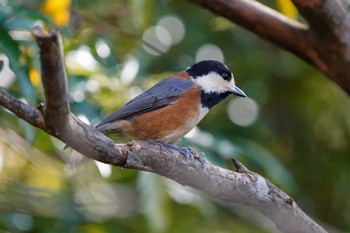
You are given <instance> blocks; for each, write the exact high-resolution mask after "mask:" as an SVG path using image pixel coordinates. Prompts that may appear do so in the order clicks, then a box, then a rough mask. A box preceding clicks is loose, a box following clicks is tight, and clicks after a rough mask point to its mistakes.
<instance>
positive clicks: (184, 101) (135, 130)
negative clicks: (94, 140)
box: [96, 60, 246, 156]
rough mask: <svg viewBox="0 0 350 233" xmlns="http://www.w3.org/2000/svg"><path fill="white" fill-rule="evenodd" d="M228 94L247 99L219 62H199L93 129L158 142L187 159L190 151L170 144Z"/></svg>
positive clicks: (163, 81) (149, 91)
mask: <svg viewBox="0 0 350 233" xmlns="http://www.w3.org/2000/svg"><path fill="white" fill-rule="evenodd" d="M230 94H235V95H238V96H242V97H246V95H245V94H244V92H243V91H241V90H240V89H239V88H238V87H236V85H235V83H234V78H233V75H232V73H231V71H230V70H229V69H228V68H227V66H226V65H224V64H222V63H221V62H218V61H212V60H206V61H200V62H198V63H195V64H193V65H192V66H190V67H189V68H187V69H186V70H185V71H183V72H179V73H175V74H173V75H171V76H170V77H168V78H166V79H164V80H162V81H160V82H159V83H157V84H156V85H155V86H153V87H151V88H150V89H148V90H147V91H145V92H143V93H142V94H140V95H138V96H136V97H135V98H134V99H132V100H130V101H129V102H128V103H126V104H125V105H124V106H122V107H121V108H120V109H119V110H117V111H116V112H114V113H112V114H111V115H110V116H108V117H107V118H106V119H105V120H103V121H102V122H101V123H100V124H98V125H97V126H96V129H97V130H98V131H100V132H119V133H123V134H127V135H130V136H133V137H134V138H135V139H139V140H153V141H158V142H160V143H162V144H164V145H167V146H169V147H170V148H174V149H177V150H179V149H180V150H179V151H180V152H181V153H182V154H185V155H186V156H188V154H189V151H188V149H190V148H179V147H176V146H173V145H169V143H170V144H174V143H176V142H177V141H178V140H179V139H180V138H181V137H182V136H184V135H185V134H187V133H188V132H189V131H190V130H192V129H193V128H194V127H195V126H196V125H197V124H198V123H199V122H200V121H201V120H202V119H203V117H204V116H205V115H206V114H207V113H208V112H209V110H210V109H211V108H212V107H213V106H215V105H216V104H218V103H219V102H220V101H222V100H224V99H225V98H226V97H227V96H229V95H230ZM190 152H191V151H190ZM191 153H192V152H191Z"/></svg>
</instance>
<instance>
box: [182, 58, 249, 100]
mask: <svg viewBox="0 0 350 233" xmlns="http://www.w3.org/2000/svg"><path fill="white" fill-rule="evenodd" d="M186 71H187V73H188V74H189V75H190V76H191V77H192V78H193V82H194V83H196V84H197V85H199V86H200V87H201V89H202V91H203V92H205V93H207V94H210V93H217V94H223V95H225V96H227V95H229V94H235V95H238V96H242V97H246V94H245V93H244V92H243V91H242V90H241V89H239V88H238V87H236V85H235V81H234V77H233V75H232V72H231V71H230V70H229V69H228V68H227V66H226V65H224V64H223V63H221V62H219V61H213V60H204V61H200V62H197V63H195V64H193V65H192V66H190V67H188V68H187V69H186Z"/></svg>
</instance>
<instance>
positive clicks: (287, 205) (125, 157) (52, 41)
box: [0, 29, 326, 232]
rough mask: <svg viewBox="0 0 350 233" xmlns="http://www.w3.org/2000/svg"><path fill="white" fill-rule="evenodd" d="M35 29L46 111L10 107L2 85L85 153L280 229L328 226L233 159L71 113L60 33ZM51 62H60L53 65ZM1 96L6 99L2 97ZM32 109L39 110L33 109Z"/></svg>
mask: <svg viewBox="0 0 350 233" xmlns="http://www.w3.org/2000/svg"><path fill="white" fill-rule="evenodd" d="M33 34H34V36H35V38H36V40H37V42H38V45H39V47H40V50H41V55H42V57H41V65H42V69H43V72H42V79H43V85H44V89H45V99H46V101H45V107H44V117H43V116H42V115H41V113H40V112H37V110H35V109H33V108H32V107H30V106H28V105H26V104H23V105H22V104H21V107H22V109H24V110H23V111H17V110H16V109H14V108H12V107H11V103H15V104H16V103H17V104H19V103H18V102H20V101H18V100H16V99H15V98H14V97H11V96H10V95H9V94H8V93H7V92H6V91H5V90H4V89H0V104H1V105H3V106H4V107H5V108H7V109H9V110H11V111H13V112H15V113H16V114H17V115H18V116H19V117H21V118H22V119H24V120H27V121H28V122H29V123H31V124H33V125H35V126H37V127H39V128H41V129H43V130H45V131H46V132H48V133H50V134H51V135H53V136H55V137H57V138H59V139H61V140H62V141H63V142H65V143H67V144H68V145H69V146H71V147H72V148H74V149H75V150H77V151H79V152H81V153H82V154H83V155H85V156H87V157H89V158H92V159H95V160H99V161H101V162H104V163H108V164H111V165H117V166H121V167H125V168H132V169H137V170H142V171H148V172H153V173H156V174H159V175H162V176H165V177H167V178H170V179H173V180H175V181H177V182H178V183H180V184H182V185H189V186H191V187H194V188H196V189H198V190H200V191H202V192H203V193H205V194H207V195H208V196H211V197H213V198H216V199H220V200H223V201H226V202H237V203H241V204H244V205H247V206H250V207H252V208H254V209H255V210H257V211H259V212H261V213H262V214H264V215H265V216H266V217H268V218H269V219H271V220H272V221H273V222H274V223H275V224H276V226H277V227H278V228H279V229H280V230H282V231H283V232H326V231H325V230H324V229H323V228H322V227H321V226H319V225H318V224H317V223H315V222H314V221H313V220H312V219H311V218H309V217H308V216H307V215H306V214H305V213H304V212H303V211H302V210H301V209H300V208H299V207H298V206H297V204H296V203H295V202H294V201H293V199H291V198H290V197H289V196H288V195H287V194H285V193H284V192H283V191H281V190H280V189H278V188H277V187H276V186H274V185H273V184H272V183H271V182H269V181H268V180H267V179H265V178H264V177H262V176H260V175H258V174H256V173H254V172H251V171H249V170H248V169H247V168H245V167H244V166H243V165H242V164H241V163H240V162H238V161H236V160H235V161H234V165H235V166H236V168H237V172H233V171H229V170H225V169H222V168H219V167H217V166H214V165H212V164H210V163H206V164H204V165H202V164H201V163H200V162H199V161H198V160H186V159H184V157H183V155H181V154H180V153H179V152H177V151H174V150H170V149H167V148H164V147H162V146H161V145H159V144H157V143H151V142H146V141H134V142H131V143H127V144H115V143H114V142H113V141H112V140H111V139H109V138H107V137H105V136H103V135H102V134H100V133H99V132H97V131H96V130H94V129H93V128H92V127H90V126H88V125H86V124H84V123H82V122H81V121H79V120H78V119H76V118H75V117H73V116H72V115H71V114H70V113H69V108H68V103H67V89H66V88H67V85H66V74H65V69H64V65H63V64H64V62H63V59H62V58H63V56H62V52H61V45H60V42H59V41H60V36H59V33H58V32H57V31H52V32H50V33H48V34H46V33H44V32H42V30H39V29H35V30H34V32H33ZM43 50H45V51H43ZM57 59H59V60H60V61H58V60H57ZM55 62H56V63H57V64H58V65H54V64H55ZM9 96H10V97H9ZM3 98H4V99H7V100H5V101H3V100H1V99H3ZM32 112H36V113H37V114H38V115H39V116H36V115H35V114H32V115H31V113H32ZM39 113H40V114H39ZM29 116H32V117H33V118H31V117H29ZM36 117H38V118H39V119H44V121H45V124H35V119H36Z"/></svg>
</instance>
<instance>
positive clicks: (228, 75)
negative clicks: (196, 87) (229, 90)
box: [221, 72, 231, 80]
mask: <svg viewBox="0 0 350 233" xmlns="http://www.w3.org/2000/svg"><path fill="white" fill-rule="evenodd" d="M221 77H222V78H223V79H225V80H230V79H231V74H230V73H226V72H224V73H222V74H221Z"/></svg>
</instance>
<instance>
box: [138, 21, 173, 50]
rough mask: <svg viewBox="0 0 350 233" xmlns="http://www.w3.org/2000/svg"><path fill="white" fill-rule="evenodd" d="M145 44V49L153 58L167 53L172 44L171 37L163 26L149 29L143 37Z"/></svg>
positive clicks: (143, 45)
mask: <svg viewBox="0 0 350 233" xmlns="http://www.w3.org/2000/svg"><path fill="white" fill-rule="evenodd" d="M142 40H143V41H144V43H143V44H142V47H143V49H144V50H145V51H146V52H147V53H149V54H150V55H153V56H160V55H161V54H163V53H166V52H167V51H168V50H169V48H170V46H171V44H172V41H171V35H170V33H169V32H168V30H167V29H165V28H164V27H161V26H154V27H150V28H148V29H147V30H146V31H145V32H144V33H143V36H142Z"/></svg>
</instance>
